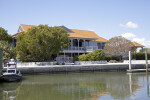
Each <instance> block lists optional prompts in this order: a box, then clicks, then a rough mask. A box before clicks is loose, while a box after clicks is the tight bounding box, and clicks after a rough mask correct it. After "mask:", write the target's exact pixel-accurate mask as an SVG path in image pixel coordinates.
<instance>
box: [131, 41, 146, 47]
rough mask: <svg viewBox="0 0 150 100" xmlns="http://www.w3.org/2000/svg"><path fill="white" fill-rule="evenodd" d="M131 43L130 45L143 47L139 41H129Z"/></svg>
mask: <svg viewBox="0 0 150 100" xmlns="http://www.w3.org/2000/svg"><path fill="white" fill-rule="evenodd" d="M131 45H132V46H133V47H144V46H143V45H142V44H139V43H137V42H131Z"/></svg>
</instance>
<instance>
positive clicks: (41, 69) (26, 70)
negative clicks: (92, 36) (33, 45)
mask: <svg viewBox="0 0 150 100" xmlns="http://www.w3.org/2000/svg"><path fill="white" fill-rule="evenodd" d="M149 66H150V64H149ZM128 68H129V64H127V63H126V64H125V63H108V64H91V65H50V66H34V67H27V66H24V67H23V66H21V67H19V66H18V70H19V71H20V72H21V73H22V74H40V73H62V72H88V71H89V72H93V71H100V72H103V71H126V70H127V69H128ZM132 69H145V64H132ZM4 70H5V68H4Z"/></svg>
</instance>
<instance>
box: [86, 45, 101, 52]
mask: <svg viewBox="0 0 150 100" xmlns="http://www.w3.org/2000/svg"><path fill="white" fill-rule="evenodd" d="M97 49H98V46H86V51H87V52H92V51H94V50H97Z"/></svg>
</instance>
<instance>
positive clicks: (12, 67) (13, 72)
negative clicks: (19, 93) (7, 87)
mask: <svg viewBox="0 0 150 100" xmlns="http://www.w3.org/2000/svg"><path fill="white" fill-rule="evenodd" d="M1 79H2V80H3V81H7V82H14V81H20V80H21V79H22V74H21V73H20V71H17V64H16V61H15V60H14V59H10V61H9V62H8V63H7V68H6V72H4V73H3V74H2V77H1Z"/></svg>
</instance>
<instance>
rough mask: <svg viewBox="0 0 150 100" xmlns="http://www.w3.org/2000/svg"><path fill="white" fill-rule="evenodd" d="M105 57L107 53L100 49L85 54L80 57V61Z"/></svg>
mask: <svg viewBox="0 0 150 100" xmlns="http://www.w3.org/2000/svg"><path fill="white" fill-rule="evenodd" d="M104 59H105V53H104V51H103V50H101V49H98V50H95V51H93V52H91V53H88V54H83V55H80V56H79V57H78V60H79V61H99V60H104Z"/></svg>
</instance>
